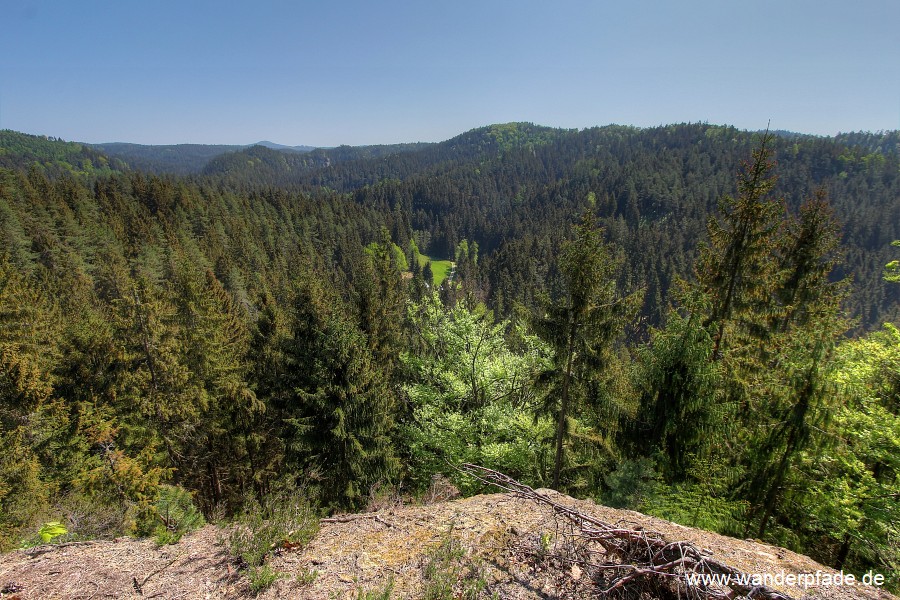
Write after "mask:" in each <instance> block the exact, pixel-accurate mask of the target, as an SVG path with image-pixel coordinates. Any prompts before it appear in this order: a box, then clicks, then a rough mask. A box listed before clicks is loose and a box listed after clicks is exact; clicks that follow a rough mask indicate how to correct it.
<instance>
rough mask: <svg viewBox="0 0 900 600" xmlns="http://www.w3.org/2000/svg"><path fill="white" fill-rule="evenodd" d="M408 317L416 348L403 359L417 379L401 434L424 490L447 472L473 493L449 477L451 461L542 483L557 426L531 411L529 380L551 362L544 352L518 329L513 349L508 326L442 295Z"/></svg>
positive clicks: (465, 482) (409, 389)
mask: <svg viewBox="0 0 900 600" xmlns="http://www.w3.org/2000/svg"><path fill="white" fill-rule="evenodd" d="M409 311H410V313H409V319H410V321H411V323H412V325H413V328H414V331H415V335H416V340H415V344H416V346H417V347H418V349H417V350H416V351H414V352H410V353H408V354H405V355H404V356H403V360H404V362H405V363H406V365H407V367H408V368H409V369H410V370H411V372H412V373H413V383H411V384H409V385H407V386H406V392H407V394H408V396H409V400H410V410H411V415H410V419H409V420H408V421H407V422H406V423H405V425H404V426H403V436H404V439H405V442H406V444H407V445H408V447H409V449H410V452H411V453H412V455H413V459H412V460H411V461H410V462H411V465H413V466H414V468H413V470H412V471H411V473H410V477H411V478H412V479H413V481H414V482H416V484H417V486H418V487H420V488H424V487H425V486H426V485H427V484H428V482H429V481H430V479H431V476H432V475H434V474H435V473H441V472H442V473H445V474H447V475H448V476H450V477H451V478H452V479H454V482H455V483H456V484H457V485H458V486H460V487H461V488H462V489H466V490H469V491H472V490H473V489H475V488H473V487H472V486H473V485H476V484H474V483H473V482H472V481H471V480H470V479H468V478H457V477H456V473H455V472H448V463H450V464H458V463H460V462H473V463H477V464H482V465H485V466H489V467H492V468H496V469H498V470H501V471H503V472H505V473H509V474H511V475H512V476H515V477H519V478H522V479H524V480H526V481H529V482H533V483H540V482H541V481H543V479H544V473H545V469H546V466H547V452H548V448H547V440H548V438H549V437H550V436H551V432H552V425H551V423H550V421H549V419H547V418H540V419H537V420H535V419H534V418H533V417H532V415H531V411H529V410H527V409H526V407H527V406H529V405H530V404H532V403H533V402H534V397H533V392H532V389H531V386H530V380H531V376H532V373H533V372H534V371H535V370H536V369H538V368H539V365H541V364H543V363H544V362H545V361H546V358H545V356H546V348H544V347H543V346H542V345H541V343H540V342H539V340H537V339H536V338H535V337H534V336H530V335H526V334H525V333H524V332H523V331H522V329H517V330H516V333H515V335H516V336H517V337H518V338H519V343H520V348H521V349H520V350H519V351H513V350H512V349H511V348H510V345H509V343H508V342H507V340H506V337H505V335H504V330H505V329H506V328H507V327H508V326H509V324H508V323H505V322H504V323H497V324H495V323H493V321H492V318H491V315H490V313H487V312H485V311H484V310H483V309H482V310H477V311H475V312H472V311H469V310H468V309H467V308H465V307H464V306H463V305H462V304H458V305H457V306H456V307H454V308H453V309H446V308H444V307H443V306H442V305H441V303H440V301H439V300H438V298H437V296H436V294H430V295H427V296H426V297H425V298H424V299H423V301H422V303H420V304H411V305H410V307H409Z"/></svg>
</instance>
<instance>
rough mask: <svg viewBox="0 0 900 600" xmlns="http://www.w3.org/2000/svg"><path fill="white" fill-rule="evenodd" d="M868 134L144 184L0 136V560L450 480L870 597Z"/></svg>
mask: <svg viewBox="0 0 900 600" xmlns="http://www.w3.org/2000/svg"><path fill="white" fill-rule="evenodd" d="M898 142H900V139H898V135H897V133H895V132H894V133H886V134H846V135H842V136H838V137H836V138H822V137H813V136H803V135H796V134H782V133H779V134H777V135H770V134H768V133H749V132H743V131H739V130H736V129H733V128H729V127H719V126H710V125H675V126H668V127H659V128H652V129H638V128H631V127H620V126H609V127H602V128H594V129H587V130H581V131H576V130H557V129H549V128H543V127H537V126H534V125H529V124H507V125H496V126H491V127H486V128H482V129H477V130H473V131H470V132H468V133H465V134H463V135H461V136H459V137H457V138H454V139H452V140H448V141H447V142H443V143H440V144H405V145H399V146H372V147H364V148H348V147H341V148H332V149H319V150H313V151H310V152H302V153H301V152H284V151H280V150H277V149H273V148H265V147H262V146H255V147H252V148H248V149H241V150H236V151H233V152H227V153H225V154H221V155H218V156H215V157H213V158H211V159H210V160H209V161H208V162H207V163H206V164H205V165H204V166H203V167H202V168H200V167H199V166H196V165H195V167H193V168H192V169H190V170H188V171H178V170H177V169H172V170H171V171H169V172H166V169H165V168H164V163H163V162H159V163H157V166H156V168H154V169H140V168H135V166H136V165H131V164H130V163H129V161H128V160H127V159H124V158H121V157H120V158H112V157H111V156H109V155H106V154H103V153H102V152H101V151H100V150H98V149H97V148H93V147H90V146H87V145H83V144H77V143H72V142H62V141H59V140H54V139H48V138H40V137H35V136H27V135H24V134H18V133H15V132H9V131H4V132H0V273H2V275H0V547H2V548H3V549H7V548H11V547H15V546H17V545H19V544H21V543H22V541H23V540H24V539H26V538H28V537H29V536H30V535H33V534H34V532H35V531H37V528H38V527H40V525H41V524H42V523H45V522H48V521H62V522H65V524H66V528H67V530H68V531H69V532H71V534H73V535H78V536H81V537H91V536H114V535H120V534H122V533H137V534H143V535H147V534H151V533H153V532H154V531H155V530H157V529H158V528H159V527H161V526H162V527H165V526H167V525H169V523H168V522H167V521H166V519H164V518H161V517H160V500H161V498H166V497H171V495H172V490H178V493H181V494H183V495H185V496H187V497H189V499H190V502H192V503H194V504H195V505H196V506H197V507H198V508H199V509H200V510H201V511H202V512H203V513H204V514H205V515H206V516H207V517H208V518H228V517H230V516H232V515H235V514H238V513H239V512H241V511H242V510H243V509H244V508H245V507H246V506H248V505H251V504H253V503H259V502H263V501H264V499H265V498H267V497H271V496H273V495H277V494H280V493H283V491H284V490H286V489H287V490H291V491H292V492H291V493H294V494H302V495H304V496H305V497H306V498H308V499H309V501H310V502H312V503H314V504H315V505H317V506H318V507H320V508H321V510H323V511H333V510H339V509H340V510H344V509H357V508H360V507H363V506H364V505H365V504H366V503H367V502H369V501H370V500H371V498H372V497H373V496H375V495H378V494H383V493H398V494H399V493H402V494H405V495H407V496H408V497H411V498H414V497H416V496H417V495H421V494H423V493H424V492H425V491H426V490H427V488H428V486H429V485H431V483H432V481H433V479H434V477H435V476H438V475H442V476H444V477H447V478H450V479H451V480H453V482H454V483H455V484H456V485H457V486H458V487H459V488H460V489H461V490H463V491H464V492H465V493H474V492H476V491H479V490H481V489H482V488H481V487H480V486H479V485H478V484H477V482H473V481H472V480H469V479H466V478H465V477H464V476H462V475H460V474H458V473H457V472H455V471H454V470H453V469H452V468H451V466H450V465H453V464H458V463H460V462H471V463H477V464H481V465H484V466H487V467H490V468H494V469H497V470H500V471H502V472H504V473H507V474H508V475H510V476H512V477H515V478H518V479H520V480H521V481H523V482H526V483H528V484H529V485H534V486H547V487H554V488H557V489H560V490H563V491H566V492H568V493H570V494H573V495H577V496H581V497H593V498H596V499H597V500H598V501H600V502H603V503H606V504H609V505H613V506H620V507H629V508H634V509H636V510H641V511H643V512H646V513H649V514H655V515H659V516H662V517H665V518H668V519H672V520H674V521H677V522H680V523H683V524H685V525H690V526H696V527H703V528H707V529H711V530H715V531H720V532H724V533H727V534H731V535H736V536H741V537H758V538H760V539H764V540H767V541H770V542H772V543H776V544H780V545H782V546H785V547H788V548H792V549H795V550H798V551H800V552H804V553H806V554H809V555H811V556H812V557H814V558H816V559H818V560H820V561H822V562H824V563H826V564H829V565H832V566H835V567H838V568H844V569H847V570H852V571H855V572H864V571H866V570H869V569H875V570H877V571H879V572H881V573H884V574H885V575H888V576H889V577H893V578H894V579H893V580H892V584H891V585H893V586H894V587H895V589H896V586H897V585H898V582H897V579H896V573H897V571H898V567H900V502H898V499H900V331H898V329H897V327H896V326H894V325H892V324H891V322H892V321H893V322H896V319H897V316H898V313H897V306H898V300H900V285H898V283H897V280H898V279H900V275H898V271H900V269H898V268H897V263H896V262H894V261H896V260H897V259H898V258H900V248H897V247H893V246H892V245H891V242H892V241H893V240H895V239H898V238H900V231H898V228H900V193H898V192H900V149H898ZM173 148H177V147H173ZM190 152H191V153H193V155H194V156H197V155H198V151H197V149H196V148H191V149H190ZM166 160H171V157H170V158H167V159H166ZM137 166H139V165H137ZM151 170H152V171H155V172H152V173H151V172H148V171H151ZM440 260H444V261H452V266H448V267H447V268H448V269H449V270H448V272H447V274H446V275H445V276H443V275H442V276H440V277H438V276H437V273H436V271H438V265H439V264H440V263H439V262H438V261H440ZM889 263H890V264H889ZM886 265H888V266H887V267H886ZM188 495H189V496H188Z"/></svg>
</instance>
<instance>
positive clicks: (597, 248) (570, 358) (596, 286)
mask: <svg viewBox="0 0 900 600" xmlns="http://www.w3.org/2000/svg"><path fill="white" fill-rule="evenodd" d="M602 235H603V232H602V230H600V229H598V227H597V224H596V220H595V218H594V216H593V215H592V214H591V213H585V214H584V216H583V217H582V220H581V223H580V224H579V225H576V226H575V235H574V239H572V240H570V241H568V242H566V243H565V244H564V246H563V248H562V251H561V253H560V258H559V271H560V273H561V276H562V280H563V292H562V294H561V295H560V297H559V298H557V299H556V300H555V301H553V302H548V303H546V307H545V309H544V311H543V312H542V313H541V314H540V315H539V316H537V317H536V318H535V319H534V329H535V331H536V332H537V333H538V335H539V336H540V337H541V338H542V339H543V340H544V341H545V342H546V343H547V344H549V345H550V346H551V347H552V348H553V350H554V352H555V363H556V364H555V366H554V369H553V371H552V373H546V374H545V375H544V378H545V379H550V380H552V381H553V383H552V384H551V390H552V391H551V393H550V394H548V395H547V401H548V402H549V406H548V407H547V408H548V409H549V410H550V412H552V413H554V415H555V421H556V435H555V461H554V467H553V486H554V487H555V488H558V487H559V485H560V482H561V478H562V472H563V467H564V462H565V442H566V439H567V438H568V436H569V432H570V420H571V419H572V417H573V416H575V415H577V414H578V412H579V405H580V404H581V403H582V402H584V400H585V399H586V396H587V394H588V392H589V389H590V387H591V378H592V377H594V376H596V375H597V374H598V373H600V372H602V371H603V370H604V369H606V368H608V367H609V366H610V364H611V362H612V356H611V348H612V345H613V342H614V341H615V340H616V339H617V338H618V337H619V336H620V335H621V333H622V332H623V326H624V325H625V324H626V323H628V321H629V319H631V318H633V316H634V314H635V312H636V310H637V302H638V301H639V300H640V294H638V293H632V294H631V295H629V296H623V295H621V294H620V293H619V291H618V290H617V286H616V280H615V277H616V271H617V268H618V264H617V261H616V260H615V259H613V257H612V256H611V253H610V250H609V248H608V247H607V245H606V244H605V243H604V242H603V237H602Z"/></svg>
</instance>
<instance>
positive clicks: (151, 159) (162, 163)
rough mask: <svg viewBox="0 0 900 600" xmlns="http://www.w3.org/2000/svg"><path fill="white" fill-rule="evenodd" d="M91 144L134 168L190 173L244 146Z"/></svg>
mask: <svg viewBox="0 0 900 600" xmlns="http://www.w3.org/2000/svg"><path fill="white" fill-rule="evenodd" d="M94 148H97V149H99V150H101V151H103V152H105V153H106V154H108V155H109V156H111V157H115V158H118V159H119V160H121V161H123V162H124V163H126V164H127V165H128V166H129V167H130V168H131V169H134V170H136V171H146V172H149V173H172V174H174V175H190V174H193V173H199V172H200V171H201V170H202V169H203V167H204V166H206V163H208V162H209V160H210V159H211V158H213V157H214V156H218V155H220V154H223V153H225V152H234V151H236V150H240V149H241V148H245V146H228V145H207V144H175V145H171V146H148V145H144V144H128V143H121V142H114V143H108V144H107V143H104V144H94Z"/></svg>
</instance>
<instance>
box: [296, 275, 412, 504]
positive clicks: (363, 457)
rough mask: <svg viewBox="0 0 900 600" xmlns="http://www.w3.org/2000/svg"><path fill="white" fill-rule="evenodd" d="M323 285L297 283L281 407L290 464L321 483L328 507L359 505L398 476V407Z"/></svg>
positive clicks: (312, 279) (310, 279) (307, 280)
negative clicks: (395, 445)
mask: <svg viewBox="0 0 900 600" xmlns="http://www.w3.org/2000/svg"><path fill="white" fill-rule="evenodd" d="M326 282H327V278H326V277H322V276H321V275H320V274H319V275H316V274H313V273H307V274H304V275H302V276H301V277H300V279H299V281H298V284H297V294H296V298H295V301H294V314H293V324H292V338H291V339H290V340H288V342H287V346H286V348H285V358H286V363H287V367H286V369H287V372H286V375H285V383H286V385H287V386H288V387H287V394H286V396H285V397H284V398H283V406H282V407H281V408H282V411H283V414H284V422H285V424H286V426H287V431H286V433H285V436H286V439H287V450H288V455H287V460H288V465H289V467H292V468H295V469H297V470H298V472H300V473H303V472H305V473H308V474H309V475H310V476H311V477H312V478H313V479H319V480H320V481H321V487H322V492H323V498H324V499H325V501H326V502H328V503H331V504H334V505H341V506H357V505H359V503H360V501H361V499H362V495H363V494H364V493H366V492H367V491H368V490H369V488H370V487H371V486H373V485H375V484H377V483H381V482H389V481H391V480H393V479H394V478H395V477H396V476H397V474H398V472H399V466H400V465H399V461H398V460H397V458H396V455H395V452H394V448H393V444H392V439H391V436H392V433H393V428H394V422H395V411H396V407H395V404H396V403H395V397H394V394H393V393H392V391H391V390H390V388H389V387H388V385H387V382H386V381H385V379H384V376H383V375H382V373H381V371H380V369H379V367H378V365H377V364H376V363H375V362H374V360H373V354H372V352H371V350H370V349H369V347H368V344H367V339H366V336H365V335H364V334H363V333H362V331H360V329H359V326H358V325H357V324H356V322H355V321H354V319H353V317H352V313H350V312H349V311H348V309H347V307H346V306H345V304H344V303H343V301H342V300H341V299H340V298H339V297H338V296H337V294H335V293H334V291H333V290H331V289H329V288H328V287H327V283H326Z"/></svg>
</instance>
